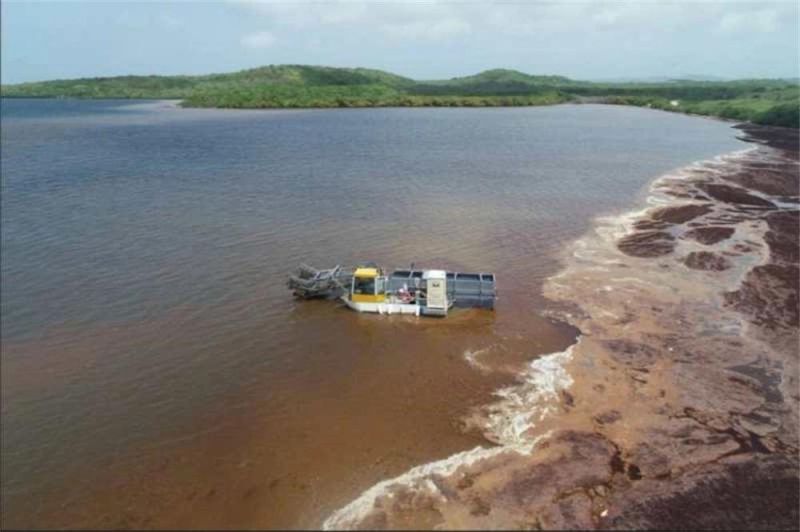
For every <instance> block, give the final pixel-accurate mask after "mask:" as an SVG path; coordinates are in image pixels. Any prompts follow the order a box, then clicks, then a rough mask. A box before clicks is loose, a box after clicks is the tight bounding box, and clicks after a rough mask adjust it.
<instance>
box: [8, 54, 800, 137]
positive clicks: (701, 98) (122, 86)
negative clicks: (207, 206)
mask: <svg viewBox="0 0 800 532" xmlns="http://www.w3.org/2000/svg"><path fill="white" fill-rule="evenodd" d="M0 93H1V94H2V96H3V97H35V98H41V97H71V98H89V99H98V98H130V99H179V100H181V105H183V106H185V107H211V108H224V109H315V108H351V107H355V108H361V107H511V106H536V105H553V104H559V103H582V102H586V103H592V102H595V103H611V104H623V105H634V106H639V107H650V108H655V109H662V110H666V111H677V112H684V113H689V114H697V115H704V116H716V117H721V118H727V119H731V120H738V121H741V122H752V123H756V124H762V125H774V126H783V127H794V128H797V127H800V83H798V80H780V79H778V80H775V79H751V80H736V81H695V80H672V81H666V82H660V83H636V82H628V83H598V82H590V81H581V80H573V79H569V78H566V77H563V76H542V75H530V74H525V73H523V72H518V71H515V70H507V69H494V70H487V71H484V72H481V73H478V74H475V75H473V76H466V77H461V78H452V79H448V80H433V81H417V80H413V79H410V78H406V77H403V76H399V75H397V74H392V73H390V72H385V71H381V70H374V69H366V68H332V67H321V66H308V65H269V66H265V67H260V68H254V69H250V70H243V71H240V72H233V73H228V74H210V75H205V76H119V77H109V78H87V79H76V80H54V81H43V82H35V83H20V84H15V85H3V86H2V87H0Z"/></svg>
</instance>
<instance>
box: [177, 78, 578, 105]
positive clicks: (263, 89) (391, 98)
mask: <svg viewBox="0 0 800 532" xmlns="http://www.w3.org/2000/svg"><path fill="white" fill-rule="evenodd" d="M570 100H571V98H570V96H568V95H565V94H561V93H558V92H553V91H551V92H543V93H537V94H527V95H484V96H475V95H470V94H458V95H454V94H444V93H443V94H440V95H418V94H412V93H408V92H404V91H400V90H397V89H394V88H391V87H387V86H385V85H377V84H372V85H358V86H331V85H322V86H300V87H290V86H281V85H273V86H269V85H267V86H259V87H247V88H239V89H235V88H234V89H206V90H198V91H196V92H194V93H193V94H192V95H190V96H189V97H187V98H186V99H185V100H184V101H183V105H185V106H187V107H221V108H238V109H280V108H290V109H291V108H329V107H494V106H497V107H499V106H528V105H552V104H556V103H564V102H568V101H570Z"/></svg>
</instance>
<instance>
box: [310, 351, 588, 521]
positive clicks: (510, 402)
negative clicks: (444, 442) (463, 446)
mask: <svg viewBox="0 0 800 532" xmlns="http://www.w3.org/2000/svg"><path fill="white" fill-rule="evenodd" d="M579 342H580V338H579V339H578V343H579ZM578 343H576V344H573V345H572V346H570V347H569V348H568V349H566V350H565V351H561V352H557V353H551V354H549V355H545V356H542V357H540V358H537V359H536V360H534V361H533V362H531V363H530V364H529V365H528V366H527V368H526V370H525V371H524V373H523V375H522V382H521V383H520V384H516V385H513V386H509V387H507V388H503V389H501V390H499V391H498V392H496V395H497V396H498V397H500V401H498V402H497V403H494V404H493V405H490V406H489V407H488V410H489V416H488V421H487V424H486V431H487V433H488V434H489V435H490V436H491V438H492V439H493V440H495V441H497V442H498V443H499V444H500V445H498V446H497V447H489V448H487V447H481V446H478V447H475V448H474V449H471V450H469V451H464V452H460V453H457V454H454V455H452V456H449V457H448V458H445V459H443V460H437V461H435V462H430V463H427V464H423V465H419V466H416V467H414V468H412V469H410V470H408V471H407V472H405V473H403V474H402V475H400V476H398V477H395V478H392V479H389V480H384V481H381V482H379V483H377V484H375V485H374V486H372V487H371V488H369V489H368V490H366V491H365V492H363V493H362V494H361V495H360V496H359V497H358V498H356V499H355V500H353V501H352V502H350V503H349V504H348V505H347V506H344V507H343V508H340V509H339V510H336V511H335V512H334V513H332V514H331V515H330V516H329V517H328V518H327V519H326V520H325V521H324V523H323V524H322V528H323V529H325V530H335V529H346V528H352V527H354V526H356V525H357V524H358V523H359V521H360V520H361V519H363V518H364V517H366V516H367V515H369V513H370V512H371V511H372V510H373V509H374V508H375V503H376V501H377V500H378V498H380V497H392V492H393V491H394V490H395V489H401V488H404V489H411V490H414V491H418V492H424V493H426V494H428V495H431V496H438V497H440V498H442V499H443V495H442V494H441V493H440V492H439V489H438V487H437V486H436V483H435V482H433V480H432V479H433V478H435V477H447V476H451V475H453V474H454V473H456V471H457V470H458V469H459V468H461V467H469V466H471V465H473V464H475V463H477V462H480V461H483V460H486V459H489V458H492V457H495V456H498V455H500V454H503V453H517V454H522V455H529V454H530V453H531V452H532V451H533V449H534V448H535V446H536V444H537V443H538V442H539V441H540V440H542V439H544V438H547V437H548V436H549V432H548V433H546V434H543V435H541V436H539V437H533V436H532V435H531V433H530V429H531V428H533V426H534V425H535V424H536V422H538V421H540V420H542V419H543V418H544V417H545V416H547V415H548V414H549V413H551V412H552V411H553V409H554V405H553V403H554V402H555V401H556V400H557V399H558V393H559V391H560V390H562V389H564V388H567V387H569V386H570V385H572V382H573V381H572V377H570V375H569V374H568V373H567V371H566V369H565V368H564V365H565V364H566V363H567V362H568V361H569V360H570V359H571V358H572V351H573V349H574V348H575V346H576V345H578ZM468 353H469V351H468ZM476 353H478V352H476ZM466 356H467V354H466V353H465V357H466ZM443 500H444V499H443Z"/></svg>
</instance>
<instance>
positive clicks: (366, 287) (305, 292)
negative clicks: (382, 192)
mask: <svg viewBox="0 0 800 532" xmlns="http://www.w3.org/2000/svg"><path fill="white" fill-rule="evenodd" d="M288 286H289V289H290V290H292V292H293V293H294V295H295V296H296V297H298V298H300V299H311V298H328V299H334V298H338V299H341V300H342V301H343V302H344V304H345V305H347V307H349V308H351V309H353V310H355V311H356V312H374V313H378V314H413V315H415V316H447V313H448V311H449V310H450V309H452V308H453V307H462V308H463V307H480V308H486V309H494V302H495V300H496V299H497V288H496V279H495V275H494V274H493V273H462V272H448V271H445V270H436V269H415V268H414V267H413V265H412V267H411V268H409V269H396V270H392V271H391V273H387V272H386V271H384V270H383V269H382V268H380V267H378V266H377V265H376V264H374V263H368V264H364V265H360V266H357V267H355V268H352V269H343V268H342V267H341V266H336V267H334V268H329V269H325V270H318V269H316V268H313V267H311V266H307V265H305V264H301V265H300V267H299V268H298V269H297V271H296V272H295V273H293V274H291V275H290V276H289V282H288Z"/></svg>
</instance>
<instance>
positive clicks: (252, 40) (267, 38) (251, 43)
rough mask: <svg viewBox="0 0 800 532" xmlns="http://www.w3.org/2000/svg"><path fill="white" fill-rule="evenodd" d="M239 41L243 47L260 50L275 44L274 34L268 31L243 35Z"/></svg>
mask: <svg viewBox="0 0 800 532" xmlns="http://www.w3.org/2000/svg"><path fill="white" fill-rule="evenodd" d="M239 42H240V43H241V45H242V46H244V47H245V48H252V49H254V50H260V49H263V48H269V47H270V46H272V45H273V44H275V36H274V35H272V34H271V33H270V32H268V31H259V32H258V33H251V34H249V35H245V36H244V37H242V38H241V40H240V41H239Z"/></svg>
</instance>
